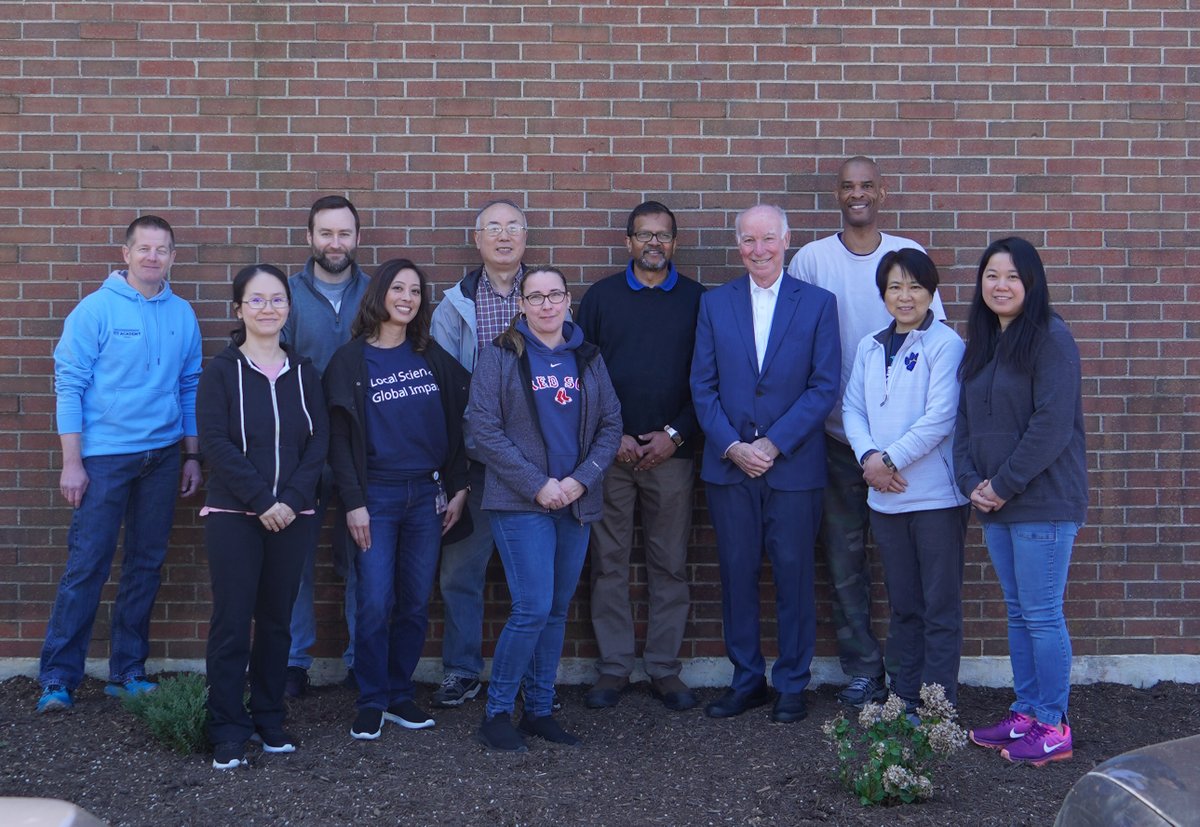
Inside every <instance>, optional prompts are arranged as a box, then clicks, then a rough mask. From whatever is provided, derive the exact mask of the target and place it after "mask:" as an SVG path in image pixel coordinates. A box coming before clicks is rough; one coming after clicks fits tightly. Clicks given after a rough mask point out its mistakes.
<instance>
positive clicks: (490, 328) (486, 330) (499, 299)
mask: <svg viewBox="0 0 1200 827" xmlns="http://www.w3.org/2000/svg"><path fill="white" fill-rule="evenodd" d="M524 276H525V265H524V264H522V265H521V267H520V269H518V270H517V277H516V278H515V279H513V287H512V291H511V292H510V293H509V294H508V295H507V296H501V295H500V294H499V293H497V292H496V291H495V289H494V288H493V287H492V282H491V280H490V279H489V278H488V275H487V269H486V268H485V269H483V271H482V273H481V274H480V276H479V287H478V288H477V289H476V291H475V335H476V337H477V338H478V340H479V341H478V344H479V349H480V350H483V349H484V348H485V347H486V346H488V345H490V344H491V343H492V341H493V340H494V339H495V338H496V337H497V336H499V335H500V334H501V333H503V332H504V331H505V330H506V329H507V328H508V325H509V324H510V323H511V322H512V319H513V316H515V315H517V312H518V311H519V310H520V299H521V279H522V278H523V277H524Z"/></svg>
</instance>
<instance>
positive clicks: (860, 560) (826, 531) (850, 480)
mask: <svg viewBox="0 0 1200 827" xmlns="http://www.w3.org/2000/svg"><path fill="white" fill-rule="evenodd" d="M825 449H826V453H827V455H828V461H827V462H828V468H829V481H828V482H827V483H826V485H825V512H824V517H823V518H822V520H821V534H820V537H821V546H822V547H823V548H824V549H825V563H826V565H827V566H828V567H829V579H830V581H831V585H832V586H833V588H832V590H831V597H832V602H833V625H834V629H835V630H836V631H837V643H838V657H839V658H840V659H841V662H842V671H843V672H845V673H846V674H847V675H849V676H850V677H852V678H853V677H867V678H878V677H882V676H883V673H884V664H883V657H882V655H881V653H880V649H879V641H878V640H877V639H876V638H875V634H874V633H873V632H872V631H871V561H870V559H869V558H868V557H867V529H868V526H869V525H870V509H869V508H868V507H867V484H866V482H864V481H863V478H862V468H861V467H859V464H858V460H856V459H855V457H854V451H853V450H851V448H850V446H849V445H844V444H842V443H841V442H839V441H838V440H836V439H834V438H833V437H830V436H828V435H827V436H826V437H825Z"/></svg>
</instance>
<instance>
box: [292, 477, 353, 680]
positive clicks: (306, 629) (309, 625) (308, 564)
mask: <svg viewBox="0 0 1200 827" xmlns="http://www.w3.org/2000/svg"><path fill="white" fill-rule="evenodd" d="M332 498H333V475H332V472H331V471H330V470H329V468H328V467H326V469H325V473H324V474H322V475H321V498H320V502H319V504H318V505H317V509H316V511H317V514H316V520H317V525H318V526H320V525H322V524H323V523H324V522H325V512H326V510H327V509H328V508H329V503H330V501H331V500H332ZM330 545H331V546H332V549H333V558H334V561H335V568H337V566H336V561H337V560H338V559H339V556H340V557H341V559H345V558H346V556H347V555H350V554H352V553H353V552H352V549H353V548H354V540H353V539H352V538H351V537H350V532H349V530H347V528H346V514H345V512H344V511H343V510H342V509H341V508H338V509H337V513H336V514H335V516H334V520H333V541H332V542H331V543H330ZM351 560H352V558H351ZM316 565H317V547H316V545H315V544H314V545H313V546H312V547H311V548H309V549H308V552H307V553H306V554H305V556H304V564H303V567H302V568H301V569H300V590H299V592H297V594H296V603H295V605H294V606H292V619H291V624H290V627H291V633H292V647H291V650H290V651H289V653H288V666H299V667H300V668H301V669H308V668H310V667H311V666H312V662H313V658H312V655H311V654H310V653H309V649H311V648H312V647H313V645H314V644H315V643H316V642H317V619H316V615H315V612H314V610H313V600H314V596H313V585H314V583H315V582H316ZM345 569H346V572H345V577H346V602H345V612H346V631H347V633H348V638H349V642H348V643H347V644H346V651H345V652H343V653H342V660H343V662H345V664H346V668H347V669H353V668H354V613H355V605H354V603H355V601H354V595H355V589H356V588H357V576H356V575H355V570H354V563H353V562H350V564H349V565H347V566H345ZM338 573H339V574H341V572H340V571H339V572H338Z"/></svg>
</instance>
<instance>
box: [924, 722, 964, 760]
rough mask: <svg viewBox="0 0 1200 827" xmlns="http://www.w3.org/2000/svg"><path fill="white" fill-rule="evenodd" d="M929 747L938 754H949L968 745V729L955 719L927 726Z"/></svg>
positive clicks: (926, 732) (926, 734)
mask: <svg viewBox="0 0 1200 827" xmlns="http://www.w3.org/2000/svg"><path fill="white" fill-rule="evenodd" d="M925 736H926V737H927V738H928V739H929V748H930V749H932V750H933V751H934V752H936V753H937V754H938V755H949V754H950V753H952V752H954V751H955V750H959V749H962V748H963V747H964V746H966V745H967V731H966V730H965V729H963V728H962V727H960V726H959V725H958V724H956V723H954V722H953V721H939V722H938V723H936V724H930V725H928V726H926V727H925Z"/></svg>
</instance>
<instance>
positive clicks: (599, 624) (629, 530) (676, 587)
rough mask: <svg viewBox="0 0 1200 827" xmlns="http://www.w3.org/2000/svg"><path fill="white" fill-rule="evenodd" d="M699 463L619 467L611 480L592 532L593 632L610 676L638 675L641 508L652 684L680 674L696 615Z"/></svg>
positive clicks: (646, 658)
mask: <svg viewBox="0 0 1200 827" xmlns="http://www.w3.org/2000/svg"><path fill="white" fill-rule="evenodd" d="M693 465H694V463H693V461H692V460H691V459H680V458H672V459H669V460H667V461H666V462H664V463H663V464H662V465H660V466H658V467H657V468H652V469H650V470H647V471H637V472H635V471H633V470H632V469H631V468H629V467H627V466H625V465H621V464H615V465H612V466H611V467H609V469H608V471H606V472H605V475H604V519H602V520H601V521H599V522H597V523H595V524H594V525H593V527H592V540H591V559H592V626H593V628H594V629H595V632H596V643H597V644H598V645H599V648H600V660H599V662H598V664H597V668H598V669H599V670H600V673H601V674H603V675H615V676H618V677H627V676H628V675H629V674H630V672H632V671H633V661H634V647H635V642H634V623H633V613H632V608H631V606H630V599H629V553H630V550H631V548H632V546H633V522H634V520H633V517H634V508H635V503H636V504H637V505H638V506H640V507H641V512H642V530H643V535H644V539H645V542H644V545H645V549H646V579H647V585H648V587H649V617H648V622H647V625H646V648H645V651H644V652H643V654H642V658H643V662H644V664H645V667H646V674H648V675H649V676H650V677H651V678H665V677H669V676H671V675H678V674H679V669H680V663H679V649H680V647H681V646H682V645H683V632H684V626H685V625H686V624H687V616H688V605H689V599H688V583H687V551H688V535H689V534H690V533H691V526H692V484H693V473H692V472H693Z"/></svg>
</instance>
